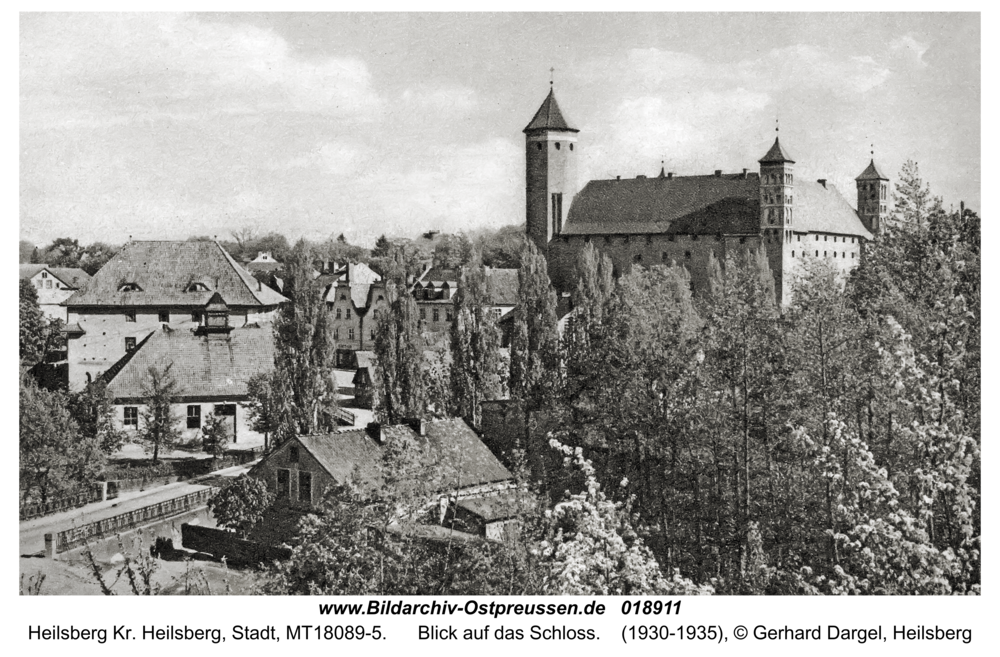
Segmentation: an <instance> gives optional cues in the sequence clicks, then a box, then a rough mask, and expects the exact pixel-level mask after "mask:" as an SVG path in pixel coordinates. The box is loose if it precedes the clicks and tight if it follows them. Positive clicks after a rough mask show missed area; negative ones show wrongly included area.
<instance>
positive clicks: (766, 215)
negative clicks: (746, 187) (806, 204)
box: [759, 136, 795, 236]
mask: <svg viewBox="0 0 1000 657" xmlns="http://www.w3.org/2000/svg"><path fill="white" fill-rule="evenodd" d="M759 162H760V228H761V234H762V235H775V236H783V235H784V231H788V230H791V227H792V221H793V216H792V205H793V202H794V200H795V193H794V186H795V176H794V172H793V170H792V165H794V164H795V160H793V159H792V158H791V157H790V156H789V154H788V151H787V150H786V149H785V147H783V146H782V145H781V142H780V141H779V140H778V137H777V136H776V137H775V138H774V145H773V146H771V150H769V151H768V152H767V154H766V155H765V156H764V157H762V158H760V160H759Z"/></svg>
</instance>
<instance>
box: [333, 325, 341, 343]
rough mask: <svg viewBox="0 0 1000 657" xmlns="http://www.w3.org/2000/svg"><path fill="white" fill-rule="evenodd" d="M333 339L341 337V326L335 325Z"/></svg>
mask: <svg viewBox="0 0 1000 657" xmlns="http://www.w3.org/2000/svg"><path fill="white" fill-rule="evenodd" d="M333 339H334V340H339V339H340V329H339V328H336V327H335V328H334V329H333Z"/></svg>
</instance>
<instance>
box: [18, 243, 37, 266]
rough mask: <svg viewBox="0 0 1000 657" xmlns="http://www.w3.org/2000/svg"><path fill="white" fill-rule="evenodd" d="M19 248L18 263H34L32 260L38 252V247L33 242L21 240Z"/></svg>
mask: <svg viewBox="0 0 1000 657" xmlns="http://www.w3.org/2000/svg"><path fill="white" fill-rule="evenodd" d="M17 246H18V258H17V261H18V263H20V264H22V265H23V264H25V263H29V262H32V260H31V258H32V257H33V254H34V253H35V252H36V251H37V250H38V247H36V246H35V245H34V244H32V243H31V242H28V241H25V240H21V241H20V242H18V245H17Z"/></svg>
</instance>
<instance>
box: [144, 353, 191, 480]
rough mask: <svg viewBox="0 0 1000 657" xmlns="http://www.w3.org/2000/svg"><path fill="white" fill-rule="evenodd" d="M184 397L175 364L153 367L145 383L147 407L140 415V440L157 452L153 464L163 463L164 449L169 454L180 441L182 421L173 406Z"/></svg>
mask: <svg viewBox="0 0 1000 657" xmlns="http://www.w3.org/2000/svg"><path fill="white" fill-rule="evenodd" d="M180 394H181V385H180V383H179V382H178V381H177V379H176V377H175V376H174V373H173V363H166V364H165V365H162V366H157V365H150V367H149V369H148V370H147V374H146V379H145V380H144V381H143V384H142V398H143V399H142V401H143V404H144V406H143V407H142V410H141V411H140V413H139V416H140V423H139V432H138V434H137V437H138V438H139V440H140V441H141V442H142V443H144V444H145V446H146V449H147V451H152V452H153V463H154V464H156V463H158V462H159V458H160V450H164V451H168V450H170V449H172V448H173V446H174V445H175V444H176V443H177V441H178V440H180V437H181V429H180V421H179V418H178V417H177V416H176V415H175V414H174V409H173V405H174V404H175V403H177V399H178V397H179V396H180Z"/></svg>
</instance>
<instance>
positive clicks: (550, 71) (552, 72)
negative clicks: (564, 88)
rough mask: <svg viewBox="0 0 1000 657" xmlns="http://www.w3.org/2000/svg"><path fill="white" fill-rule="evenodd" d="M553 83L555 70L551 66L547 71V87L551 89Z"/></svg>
mask: <svg viewBox="0 0 1000 657" xmlns="http://www.w3.org/2000/svg"><path fill="white" fill-rule="evenodd" d="M555 81H556V69H555V67H554V66H553V67H552V68H550V69H549V86H550V87H551V86H552V85H554V84H555Z"/></svg>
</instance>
